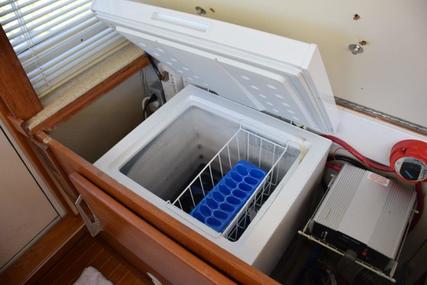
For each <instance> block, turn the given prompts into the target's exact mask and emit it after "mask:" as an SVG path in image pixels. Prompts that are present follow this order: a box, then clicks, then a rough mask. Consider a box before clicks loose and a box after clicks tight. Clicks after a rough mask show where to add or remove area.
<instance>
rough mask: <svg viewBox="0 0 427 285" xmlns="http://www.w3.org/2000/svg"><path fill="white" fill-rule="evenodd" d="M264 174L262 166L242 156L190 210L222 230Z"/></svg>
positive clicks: (203, 221)
mask: <svg viewBox="0 0 427 285" xmlns="http://www.w3.org/2000/svg"><path fill="white" fill-rule="evenodd" d="M265 175H266V172H265V171H264V170H262V169H261V168H259V167H257V166H255V165H253V164H252V163H250V162H248V161H245V160H240V161H239V162H237V163H236V164H235V165H234V167H233V168H232V169H231V170H230V171H228V172H227V174H226V175H225V176H224V177H223V178H222V179H221V180H220V181H219V183H218V184H217V185H215V187H214V188H213V189H212V190H211V191H209V193H208V194H207V195H206V196H205V197H204V198H203V199H202V200H201V201H200V202H199V203H198V205H197V206H196V207H195V208H194V209H193V210H192V211H191V213H190V214H191V215H192V216H193V217H195V218H196V219H198V220H199V221H201V222H202V223H204V224H206V225H208V226H209V227H211V228H213V229H214V230H216V231H217V232H223V231H224V230H225V229H226V228H227V226H228V225H229V224H230V222H231V221H232V220H233V218H234V217H235V216H236V214H237V213H238V212H239V210H240V209H241V208H242V207H243V205H245V203H246V201H247V200H248V199H249V198H250V197H251V195H252V193H253V192H254V191H255V190H256V189H257V187H258V185H259V184H260V183H261V182H262V180H263V178H264V177H265Z"/></svg>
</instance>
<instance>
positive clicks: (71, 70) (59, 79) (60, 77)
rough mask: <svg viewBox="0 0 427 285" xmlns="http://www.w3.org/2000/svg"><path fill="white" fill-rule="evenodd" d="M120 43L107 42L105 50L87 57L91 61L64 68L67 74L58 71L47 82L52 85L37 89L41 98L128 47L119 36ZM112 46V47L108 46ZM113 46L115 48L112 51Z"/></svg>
mask: <svg viewBox="0 0 427 285" xmlns="http://www.w3.org/2000/svg"><path fill="white" fill-rule="evenodd" d="M117 38H118V41H119V43H118V44H117V45H115V44H114V43H115V40H110V41H108V42H106V43H105V44H104V45H103V46H105V48H104V49H100V48H97V49H96V50H94V51H93V52H91V53H90V54H88V55H87V57H89V58H90V59H91V60H89V61H88V60H87V58H85V59H86V60H84V61H83V60H81V61H79V62H78V63H79V64H72V65H68V66H65V67H64V68H63V70H64V69H66V70H67V72H63V70H58V72H57V74H56V75H55V76H52V77H48V78H47V80H49V81H50V84H49V85H47V84H42V85H41V87H38V86H37V88H36V90H39V92H40V93H41V94H42V95H41V97H43V96H44V95H46V94H47V93H49V92H50V91H52V90H54V89H55V88H57V87H59V86H61V85H62V84H63V83H65V82H67V81H68V80H70V79H72V78H73V77H74V76H76V75H78V74H79V73H80V72H83V71H85V70H86V69H88V68H90V67H91V66H93V65H94V64H96V63H98V62H99V61H101V60H103V59H105V58H107V57H108V56H110V55H111V54H112V53H114V52H115V51H117V50H118V49H119V48H121V47H124V46H125V45H127V41H126V40H125V39H124V38H123V37H121V36H120V35H117ZM108 45H110V46H108ZM111 46H114V48H113V49H112V48H111Z"/></svg>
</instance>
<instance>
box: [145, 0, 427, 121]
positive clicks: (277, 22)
mask: <svg viewBox="0 0 427 285" xmlns="http://www.w3.org/2000/svg"><path fill="white" fill-rule="evenodd" d="M140 1H142V2H144V3H149V4H155V5H159V6H163V7H166V8H173V9H176V10H181V11H185V12H190V13H194V7H195V6H201V7H203V8H205V9H206V10H207V11H208V14H207V17H211V18H216V19H220V20H224V21H228V22H232V23H235V24H240V25H243V26H248V27H252V28H256V29H259V30H263V31H267V32H271V33H275V34H279V35H284V36H287V37H291V38H294V39H298V40H302V41H307V42H313V43H316V44H318V45H319V47H320V51H321V53H322V56H323V59H324V62H325V65H326V68H327V71H328V74H329V76H330V80H331V83H332V87H333V90H334V93H335V95H336V96H338V97H341V98H344V99H348V100H351V101H353V102H356V103H359V104H361V105H365V106H368V107H371V108H373V109H376V110H379V111H382V112H385V113H388V114H390V115H394V116H397V117H400V118H403V119H406V120H408V121H411V122H414V123H417V124H420V125H423V126H427V116H426V115H425V109H426V107H427V17H426V12H427V1H425V0H377V1H369V0H360V1H342V0H320V1H310V0H299V1H291V0H234V1H229V0H197V1H195V0H187V1H180V0H167V1H166V0H140ZM209 8H213V9H214V10H215V13H212V12H211V11H209ZM355 13H357V14H359V15H360V20H358V21H354V20H353V15H354V14H355ZM361 40H365V41H367V43H368V44H367V45H366V46H365V52H364V53H363V54H360V55H357V56H354V55H352V54H351V53H350V52H349V50H348V49H347V46H348V44H350V43H354V42H358V41H361Z"/></svg>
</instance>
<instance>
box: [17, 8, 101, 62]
mask: <svg viewBox="0 0 427 285" xmlns="http://www.w3.org/2000/svg"><path fill="white" fill-rule="evenodd" d="M90 18H93V17H92V15H91V14H89V13H86V12H85V14H82V15H80V17H78V21H77V22H80V21H86V20H88V19H90ZM75 22H76V21H75V19H73V21H71V23H67V24H64V23H63V25H61V26H53V27H51V29H50V30H49V31H47V32H45V33H42V34H40V35H37V36H35V37H31V40H27V41H24V42H22V43H21V44H18V45H13V44H12V45H13V46H14V47H16V48H15V52H16V53H17V54H20V53H22V52H23V51H25V50H28V49H30V48H33V47H36V46H37V45H38V44H40V43H42V42H44V41H45V40H47V39H50V38H52V37H54V36H55V35H58V34H60V33H62V32H66V31H68V30H69V29H71V28H72V26H73V24H75Z"/></svg>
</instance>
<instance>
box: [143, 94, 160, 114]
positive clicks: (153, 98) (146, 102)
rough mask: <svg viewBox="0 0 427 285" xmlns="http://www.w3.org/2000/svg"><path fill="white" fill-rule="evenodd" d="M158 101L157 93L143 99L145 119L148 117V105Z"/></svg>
mask: <svg viewBox="0 0 427 285" xmlns="http://www.w3.org/2000/svg"><path fill="white" fill-rule="evenodd" d="M155 101H157V96H156V94H154V93H153V94H151V96H150V97H145V98H144V100H142V115H143V116H144V119H146V118H147V117H148V115H149V114H148V106H150V104H151V103H153V102H155Z"/></svg>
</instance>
